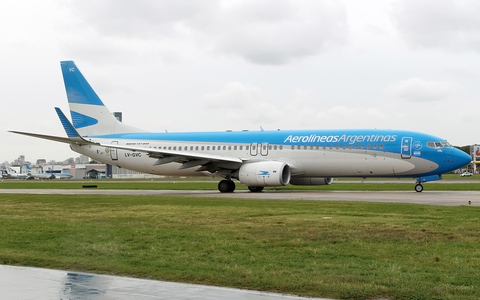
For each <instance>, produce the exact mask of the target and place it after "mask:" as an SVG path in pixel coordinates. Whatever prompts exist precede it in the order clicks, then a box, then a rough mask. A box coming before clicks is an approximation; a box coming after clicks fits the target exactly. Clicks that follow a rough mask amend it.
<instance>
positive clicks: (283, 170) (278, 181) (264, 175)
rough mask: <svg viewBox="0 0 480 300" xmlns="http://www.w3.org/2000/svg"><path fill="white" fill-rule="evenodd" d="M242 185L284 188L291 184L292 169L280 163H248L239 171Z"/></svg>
mask: <svg viewBox="0 0 480 300" xmlns="http://www.w3.org/2000/svg"><path fill="white" fill-rule="evenodd" d="M238 175H239V176H238V179H239V180H240V183H242V184H244V185H247V186H282V185H287V184H288V183H289V182H290V175H291V172H290V167H289V166H288V165H287V164H286V163H283V162H279V161H259V162H254V163H247V164H244V165H242V166H241V167H240V170H238Z"/></svg>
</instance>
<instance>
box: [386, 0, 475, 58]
mask: <svg viewBox="0 0 480 300" xmlns="http://www.w3.org/2000/svg"><path fill="white" fill-rule="evenodd" d="M393 8H394V10H393V14H392V16H393V18H394V20H395V22H396V25H397V28H398V30H399V31H400V33H401V35H402V36H403V37H404V38H405V40H406V41H407V42H408V43H409V44H410V45H411V46H412V47H425V48H441V49H445V50H450V51H456V52H458V51H460V52H462V51H475V52H478V51H480V18H478V15H479V14H480V2H479V1H475V0H456V1H438V0H403V1H399V2H398V3H396V5H394V6H393Z"/></svg>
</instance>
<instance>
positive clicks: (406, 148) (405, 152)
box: [400, 137, 412, 158]
mask: <svg viewBox="0 0 480 300" xmlns="http://www.w3.org/2000/svg"><path fill="white" fill-rule="evenodd" d="M400 147H402V148H401V151H400V153H401V156H402V158H410V157H412V138H411V137H403V138H402V145H401V146H400Z"/></svg>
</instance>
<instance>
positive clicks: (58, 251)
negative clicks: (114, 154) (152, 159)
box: [0, 183, 480, 299]
mask: <svg viewBox="0 0 480 300" xmlns="http://www.w3.org/2000/svg"><path fill="white" fill-rule="evenodd" d="M2 184H3V183H2ZM66 184H67V183H66ZM68 184H69V183H68ZM432 186H433V185H432ZM410 187H411V185H410ZM0 234H1V239H0V263H2V264H9V265H23V266H37V267H46V268H55V269H66V270H77V271H87V272H94V273H104V274H119V275H125V276H135V277H139V278H152V279H162V280H169V281H178V282H193V283H202V284H210V285H219V286H230V287H239V288H248V289H255V290H265V291H273V292H282V293H289V294H297V295H304V296H316V297H328V298H335V299H374V298H389V299H478V298H480V280H479V279H480V247H479V243H480V209H479V208H478V207H468V206H459V207H444V206H433V205H428V206H426V205H414V204H386V203H359V202H355V203H353V202H338V201H336V202H328V201H284V200H239V199H206V198H186V197H168V196H135V197H132V196H103V195H102V196H91V195H90V196H89V195H21V194H15V195H13V194H3V195H2V197H1V199H0Z"/></svg>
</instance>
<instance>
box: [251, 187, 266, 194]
mask: <svg viewBox="0 0 480 300" xmlns="http://www.w3.org/2000/svg"><path fill="white" fill-rule="evenodd" d="M248 189H249V190H250V192H252V193H260V192H261V191H263V186H249V187H248Z"/></svg>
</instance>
